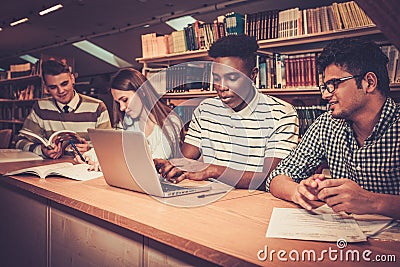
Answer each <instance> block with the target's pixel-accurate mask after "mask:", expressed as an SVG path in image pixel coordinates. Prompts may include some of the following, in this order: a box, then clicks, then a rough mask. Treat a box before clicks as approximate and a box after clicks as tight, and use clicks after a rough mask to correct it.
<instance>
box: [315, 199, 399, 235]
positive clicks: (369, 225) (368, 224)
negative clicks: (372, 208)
mask: <svg viewBox="0 0 400 267" xmlns="http://www.w3.org/2000/svg"><path fill="white" fill-rule="evenodd" d="M312 213H314V214H337V213H336V212H335V211H334V210H332V208H331V207H329V206H328V205H326V204H324V205H322V206H320V207H318V208H316V209H313V210H312ZM338 214H340V215H341V216H342V217H345V218H353V219H355V220H356V222H357V223H358V225H359V226H360V228H361V231H362V232H363V233H364V234H365V235H366V236H368V237H369V236H372V235H375V234H376V233H378V232H380V231H382V230H383V229H384V228H385V227H387V226H388V225H389V224H390V223H391V222H392V219H391V218H389V217H385V216H381V215H373V214H365V215H356V214H346V213H345V212H340V213H338Z"/></svg>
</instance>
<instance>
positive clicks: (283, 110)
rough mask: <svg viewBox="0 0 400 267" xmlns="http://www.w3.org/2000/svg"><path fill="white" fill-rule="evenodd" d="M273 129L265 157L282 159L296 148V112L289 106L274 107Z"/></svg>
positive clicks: (297, 122)
mask: <svg viewBox="0 0 400 267" xmlns="http://www.w3.org/2000/svg"><path fill="white" fill-rule="evenodd" d="M272 108H273V110H272V112H273V114H275V116H274V119H275V129H274V131H273V132H272V133H271V136H270V137H269V139H268V143H267V146H266V153H265V155H266V157H271V158H280V159H283V158H285V157H286V156H288V155H289V153H290V152H291V151H292V150H293V149H294V148H295V147H296V146H297V143H298V137H299V120H298V117H297V112H296V110H295V109H294V108H293V107H292V106H291V105H289V104H287V103H285V104H282V103H280V104H279V105H274V106H273V107H272Z"/></svg>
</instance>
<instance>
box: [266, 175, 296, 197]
mask: <svg viewBox="0 0 400 267" xmlns="http://www.w3.org/2000/svg"><path fill="white" fill-rule="evenodd" d="M297 185H298V184H297V183H296V182H294V181H293V180H292V179H291V178H290V177H289V176H287V175H278V176H276V177H274V178H273V179H272V181H271V183H270V185H269V191H270V192H271V194H272V195H274V196H275V197H277V198H281V199H284V200H288V201H292V202H294V198H293V197H294V194H295V193H296V190H297V189H296V188H297Z"/></svg>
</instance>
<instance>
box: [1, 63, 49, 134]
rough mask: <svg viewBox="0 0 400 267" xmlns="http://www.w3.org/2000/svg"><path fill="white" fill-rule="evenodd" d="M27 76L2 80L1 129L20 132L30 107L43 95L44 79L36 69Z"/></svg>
mask: <svg viewBox="0 0 400 267" xmlns="http://www.w3.org/2000/svg"><path fill="white" fill-rule="evenodd" d="M34 69H35V71H32V74H31V75H29V73H26V74H28V75H27V76H20V77H15V78H9V79H3V80H0V129H12V131H13V134H15V133H16V132H18V131H19V130H20V129H21V127H22V125H23V122H24V119H25V118H26V116H27V115H28V114H29V112H30V109H31V107H32V105H33V103H35V101H37V99H39V98H41V97H43V90H42V80H41V77H40V75H39V73H38V71H36V69H37V66H35V68H34Z"/></svg>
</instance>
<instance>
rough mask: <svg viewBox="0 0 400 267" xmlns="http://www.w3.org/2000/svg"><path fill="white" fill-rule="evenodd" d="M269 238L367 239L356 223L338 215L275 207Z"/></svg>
mask: <svg viewBox="0 0 400 267" xmlns="http://www.w3.org/2000/svg"><path fill="white" fill-rule="evenodd" d="M266 237H273V238H287V239H300V240H315V241H331V242H337V241H338V240H343V239H344V240H346V241H347V242H361V241H366V240H367V237H366V236H365V235H364V234H363V232H362V231H361V229H360V227H359V226H358V224H357V222H356V221H355V220H354V219H351V218H343V217H342V216H341V215H339V214H320V215H316V214H312V213H310V212H308V211H306V210H304V209H294V208H274V209H273V211H272V215H271V220H270V222H269V225H268V230H267V233H266Z"/></svg>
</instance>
